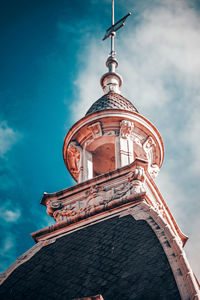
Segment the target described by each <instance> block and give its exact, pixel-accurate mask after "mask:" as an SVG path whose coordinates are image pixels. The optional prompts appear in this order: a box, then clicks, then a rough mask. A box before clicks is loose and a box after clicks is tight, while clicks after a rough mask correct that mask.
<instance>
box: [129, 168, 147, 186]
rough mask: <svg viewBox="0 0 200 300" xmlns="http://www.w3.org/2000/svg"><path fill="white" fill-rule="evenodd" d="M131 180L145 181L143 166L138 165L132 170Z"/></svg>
mask: <svg viewBox="0 0 200 300" xmlns="http://www.w3.org/2000/svg"><path fill="white" fill-rule="evenodd" d="M129 180H130V181H132V180H140V181H142V182H143V181H144V168H143V167H140V166H138V167H136V168H135V169H134V170H133V171H132V172H130V177H129Z"/></svg>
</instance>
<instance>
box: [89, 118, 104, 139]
mask: <svg viewBox="0 0 200 300" xmlns="http://www.w3.org/2000/svg"><path fill="white" fill-rule="evenodd" d="M88 129H90V130H91V131H92V135H93V138H94V139H96V138H98V137H100V136H102V129H101V123H100V122H96V123H94V124H92V125H89V126H88Z"/></svg>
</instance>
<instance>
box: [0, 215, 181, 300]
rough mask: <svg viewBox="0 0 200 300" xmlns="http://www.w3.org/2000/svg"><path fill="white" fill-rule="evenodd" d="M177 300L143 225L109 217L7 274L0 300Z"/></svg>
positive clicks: (156, 247) (152, 236)
mask: <svg viewBox="0 0 200 300" xmlns="http://www.w3.org/2000/svg"><path fill="white" fill-rule="evenodd" d="M97 294H101V295H102V296H103V299H104V300H134V299H135V300H140V299H145V300H150V299H151V300H153V299H156V300H161V299H162V300H164V299H170V300H179V299H180V295H179V292H178V289H177V286H176V282H175V280H174V277H173V274H172V271H171V268H170V265H169V263H168V260H167V258H166V255H165V253H164V251H163V248H162V246H161V245H160V243H159V241H158V239H157V237H156V235H155V233H154V232H153V230H152V229H151V227H150V226H149V225H148V223H147V222H146V221H143V220H139V221H136V220H135V219H134V218H133V217H131V216H126V217H123V218H118V217H114V218H111V219H109V220H106V221H102V222H100V223H97V224H95V225H91V226H88V227H86V228H84V229H80V230H78V231H76V232H73V233H71V234H69V235H66V236H63V237H61V238H58V239H57V240H56V242H54V243H51V244H48V245H47V246H45V247H43V248H41V249H40V250H39V251H38V252H37V253H36V254H35V255H34V256H32V257H31V258H30V259H29V260H28V261H27V262H25V263H24V264H22V265H20V266H19V267H18V268H17V269H15V270H14V271H13V273H11V275H10V276H9V277H8V278H7V279H6V280H5V281H4V283H3V284H2V286H1V287H0V299H2V300H9V299H13V300H15V299H20V300H21V299H56V300H57V299H63V300H72V299H74V298H83V297H87V296H91V295H97Z"/></svg>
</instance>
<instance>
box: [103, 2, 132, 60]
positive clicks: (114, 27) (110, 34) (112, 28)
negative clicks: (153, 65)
mask: <svg viewBox="0 0 200 300" xmlns="http://www.w3.org/2000/svg"><path fill="white" fill-rule="evenodd" d="M130 15H131V13H130V12H129V13H128V14H127V15H125V16H124V17H123V18H121V19H120V20H119V21H117V22H116V23H115V21H114V0H112V25H111V26H110V27H109V28H108V29H107V30H106V33H105V36H104V38H103V41H105V40H106V39H107V38H109V37H110V38H111V52H110V55H111V56H112V57H113V56H115V49H114V39H115V37H116V31H117V30H119V29H120V28H121V27H123V26H125V23H124V22H125V21H126V19H127V18H128V17H129V16H130Z"/></svg>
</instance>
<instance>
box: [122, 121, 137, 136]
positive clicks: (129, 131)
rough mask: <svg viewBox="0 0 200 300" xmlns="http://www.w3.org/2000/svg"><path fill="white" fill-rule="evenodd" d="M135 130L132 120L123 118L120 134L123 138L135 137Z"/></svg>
mask: <svg viewBox="0 0 200 300" xmlns="http://www.w3.org/2000/svg"><path fill="white" fill-rule="evenodd" d="M133 130H134V124H133V122H131V121H128V120H122V121H121V122H120V136H121V137H122V138H123V139H128V138H131V139H133V134H134V132H133Z"/></svg>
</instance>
